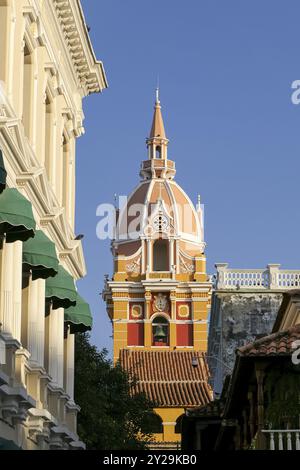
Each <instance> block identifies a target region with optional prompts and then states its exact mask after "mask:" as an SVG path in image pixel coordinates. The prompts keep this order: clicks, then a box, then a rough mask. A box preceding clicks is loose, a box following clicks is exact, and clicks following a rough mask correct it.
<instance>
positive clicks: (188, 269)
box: [179, 255, 195, 273]
mask: <svg viewBox="0 0 300 470" xmlns="http://www.w3.org/2000/svg"><path fill="white" fill-rule="evenodd" d="M179 262H180V271H181V272H182V273H193V272H195V266H194V263H189V262H187V261H186V260H185V259H184V258H183V256H182V255H179Z"/></svg>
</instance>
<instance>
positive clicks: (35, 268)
mask: <svg viewBox="0 0 300 470" xmlns="http://www.w3.org/2000/svg"><path fill="white" fill-rule="evenodd" d="M23 265H24V266H25V267H28V268H29V269H30V270H31V272H32V279H33V280H35V279H47V278H48V277H53V276H56V274H57V273H58V259H57V256H56V251H55V244H54V243H53V242H52V241H51V240H50V238H48V237H47V236H46V235H45V234H44V232H42V230H37V231H36V232H35V236H34V238H30V239H29V240H27V241H26V242H24V243H23Z"/></svg>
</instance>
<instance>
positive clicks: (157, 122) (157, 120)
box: [149, 88, 167, 139]
mask: <svg viewBox="0 0 300 470" xmlns="http://www.w3.org/2000/svg"><path fill="white" fill-rule="evenodd" d="M166 138H167V137H166V133H165V126H164V121H163V118H162V114H161V106H160V100H159V88H156V99H155V106H154V115H153V121H152V127H151V132H150V136H149V139H166Z"/></svg>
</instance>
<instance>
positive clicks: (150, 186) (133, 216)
mask: <svg viewBox="0 0 300 470" xmlns="http://www.w3.org/2000/svg"><path fill="white" fill-rule="evenodd" d="M168 143H169V141H168V139H167V137H166V133H165V128H164V123H163V118H162V113H161V105H160V100H159V96H158V91H157V94H156V101H155V107H154V116H153V122H152V127H151V131H150V135H149V137H148V139H147V140H146V144H147V150H148V159H147V160H145V161H143V162H142V163H141V169H140V177H141V181H140V182H139V184H138V186H137V187H136V188H135V189H134V191H133V192H132V193H131V194H130V196H129V197H128V198H127V200H126V201H124V203H123V204H122V207H120V208H119V209H118V210H117V224H116V230H115V235H114V240H113V242H112V253H113V257H114V273H113V276H112V279H111V280H108V279H107V281H106V285H105V288H104V293H103V296H104V299H105V301H106V303H107V312H108V315H109V317H110V319H111V321H112V325H113V341H114V351H113V353H114V361H117V360H119V359H121V362H122V358H124V357H125V356H126V357H127V359H126V361H127V362H126V363H129V362H130V361H129V362H128V354H129V355H130V354H132V355H135V356H132V357H135V358H136V357H137V356H136V355H137V354H140V358H141V361H145V367H147V365H146V363H148V364H150V362H151V361H152V362H153V360H154V357H155V360H154V365H152V366H151V367H152V368H153V367H154V368H155V364H156V365H157V368H158V369H160V366H161V364H158V362H160V363H162V362H163V361H165V360H166V359H167V355H168V357H171V356H172V360H171V362H170V364H171V363H172V367H173V369H174V361H175V363H176V361H177V362H180V364H181V366H182V364H183V363H187V364H188V365H186V366H183V367H184V368H185V369H186V368H189V366H190V368H191V381H195V370H196V367H195V364H192V362H193V361H194V362H195V361H199V369H201V371H200V372H201V374H202V375H201V374H200V375H201V377H202V379H201V380H202V381H205V380H206V379H205V377H206V375H207V374H208V372H207V370H206V365H205V364H204V362H205V360H204V359H203V357H204V356H203V353H204V352H205V351H206V349H207V317H208V310H209V306H210V294H211V282H210V280H209V278H208V276H207V273H206V258H205V242H204V235H203V234H204V230H203V211H202V207H201V204H200V198H199V197H198V203H197V205H196V207H195V206H194V204H193V203H192V201H191V200H190V198H189V197H188V195H187V194H186V193H185V192H184V191H183V189H182V188H181V187H180V186H179V185H178V184H177V183H176V181H175V180H174V177H175V173H176V169H175V163H174V161H172V160H169V159H168ZM124 350H126V353H125V354H124ZM157 353H159V354H157ZM171 353H172V354H171ZM161 354H164V355H165V356H162V355H161ZM170 354H171V355H170ZM147 357H148V358H149V360H150V362H149V360H148V359H147ZM135 360H138V359H135ZM157 361H158V362H157ZM152 362H151V363H152ZM124 366H126V364H125V365H124ZM140 369H141V368H140ZM175 369H176V367H175ZM204 369H205V370H204ZM203 370H204V372H203ZM139 372H140V374H141V376H143V371H141V370H139ZM200 372H199V373H200ZM174 374H175V375H174V376H173V377H169V378H168V380H169V382H170V387H171V388H172V384H171V382H172V383H175V382H180V381H182V385H183V388H184V387H185V388H186V386H187V382H189V377H188V376H187V375H184V374H183V375H182V374H181V376H180V377H179V376H178V377H177V376H176V373H175V372H174ZM203 374H204V375H203ZM205 374H206V375H205ZM146 375H147V374H146ZM200 375H199V377H200ZM192 376H193V377H192ZM204 376H205V377H204ZM203 377H204V379H203ZM155 379H156V381H157V384H158V386H159V380H160V378H159V377H155ZM143 380H144V381H145V377H144V379H143ZM143 380H142V379H141V381H143ZM168 380H166V377H161V381H162V382H164V383H166V382H168ZM151 382H152V379H151ZM205 386H206V385H205ZM170 387H169V388H170ZM169 392H170V391H169ZM155 393H156V392H155V391H154V393H153V395H154V396H151V398H152V399H155V400H156V401H158V402H159V401H161V400H160V399H159V397H157V396H156V395H157V394H155ZM209 393H210V391H208V394H209ZM169 394H170V393H169ZM179 395H180V394H179ZM177 401H178V400H177ZM179 401H180V400H179ZM182 401H183V402H182V403H177V402H176V399H175V401H174V400H173V401H172V400H170V403H168V400H165V402H164V403H163V404H162V406H161V407H160V406H159V407H158V408H157V409H156V412H157V414H158V415H159V416H161V418H162V422H163V424H164V423H168V425H166V426H164V425H163V427H162V433H160V434H161V435H160V434H159V433H157V435H156V437H157V439H158V440H161V441H164V442H167V441H168V442H175V441H178V440H179V439H180V435H179V434H178V433H175V424H176V420H177V418H178V417H179V416H180V415H181V414H182V413H183V411H184V407H186V406H194V404H193V403H190V401H191V399H188V398H187V399H186V400H182ZM184 401H186V403H185V402H184ZM195 401H197V400H196V398H195ZM199 404H201V403H200V400H199V402H198V406H199ZM169 405H170V406H169ZM195 405H196V403H195ZM168 406H169V408H168Z"/></svg>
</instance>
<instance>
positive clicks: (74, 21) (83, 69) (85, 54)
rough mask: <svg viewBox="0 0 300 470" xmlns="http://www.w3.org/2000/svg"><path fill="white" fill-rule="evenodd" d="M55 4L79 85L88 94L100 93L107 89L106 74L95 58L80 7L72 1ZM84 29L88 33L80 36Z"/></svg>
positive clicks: (55, 2)
mask: <svg viewBox="0 0 300 470" xmlns="http://www.w3.org/2000/svg"><path fill="white" fill-rule="evenodd" d="M53 3H54V6H55V9H56V13H57V17H58V20H59V22H60V26H61V29H62V32H63V35H64V37H65V40H66V43H67V47H68V49H69V52H70V56H71V58H72V62H73V65H74V68H75V70H76V73H77V77H78V81H79V83H80V84H81V85H82V87H83V88H85V89H86V91H87V94H90V93H99V92H100V91H102V90H103V89H104V88H106V87H107V82H106V77H105V72H104V68H103V65H102V62H98V61H97V60H96V58H95V55H94V51H93V49H92V46H91V44H90V41H89V38H88V34H87V27H86V24H85V20H84V17H83V12H82V10H81V8H80V6H79V5H78V3H77V2H74V1H71V0H54V1H53ZM78 10H79V11H78ZM80 20H81V21H80ZM80 23H81V24H80ZM82 27H83V28H84V29H85V30H86V31H83V32H82V33H83V34H80V32H81V31H80V29H81V28H82ZM86 39H87V41H86ZM87 46H88V47H87ZM88 48H89V49H90V51H87V49H88Z"/></svg>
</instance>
